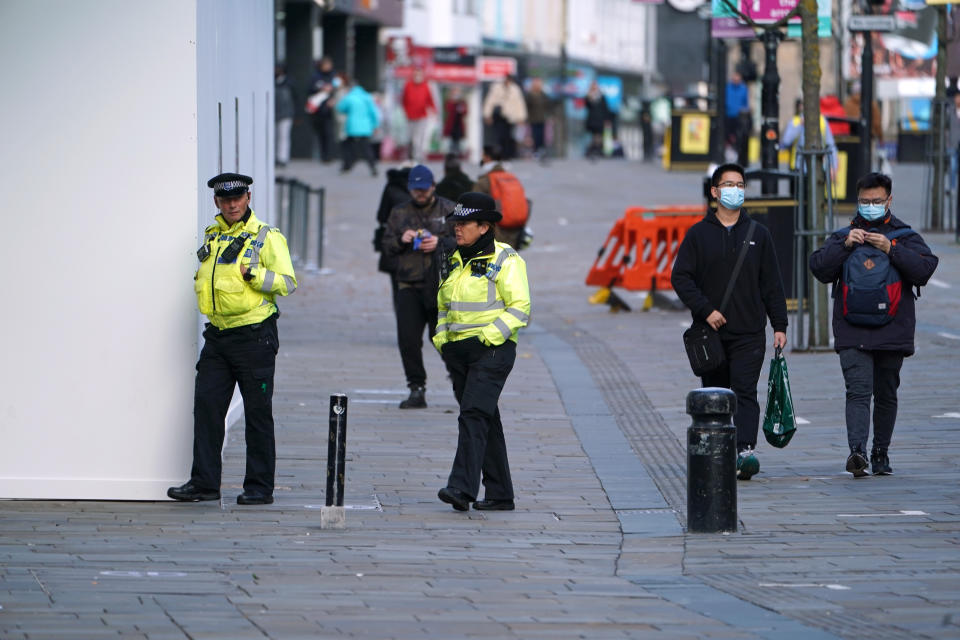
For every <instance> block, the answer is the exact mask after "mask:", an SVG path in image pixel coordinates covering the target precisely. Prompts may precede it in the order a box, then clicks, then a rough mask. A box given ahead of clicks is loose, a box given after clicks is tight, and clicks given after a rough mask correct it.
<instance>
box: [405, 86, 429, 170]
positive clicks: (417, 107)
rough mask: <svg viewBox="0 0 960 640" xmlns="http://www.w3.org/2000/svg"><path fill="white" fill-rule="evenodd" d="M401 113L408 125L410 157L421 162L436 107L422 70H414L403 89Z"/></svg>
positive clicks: (423, 158)
mask: <svg viewBox="0 0 960 640" xmlns="http://www.w3.org/2000/svg"><path fill="white" fill-rule="evenodd" d="M403 111H404V112H405V113H406V115H407V121H408V122H409V123H410V157H411V158H413V160H414V161H415V162H423V161H424V160H425V157H424V152H425V151H426V149H427V144H428V143H429V141H430V114H431V113H436V112H437V107H436V105H435V104H434V102H433V95H432V94H431V93H430V85H428V84H427V82H426V80H424V77H423V70H422V69H416V70H414V72H413V78H411V79H410V80H408V81H407V84H406V85H404V87H403Z"/></svg>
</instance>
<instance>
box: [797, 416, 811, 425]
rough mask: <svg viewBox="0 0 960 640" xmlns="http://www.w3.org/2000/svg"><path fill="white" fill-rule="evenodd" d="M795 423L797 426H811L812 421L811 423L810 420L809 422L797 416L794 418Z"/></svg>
mask: <svg viewBox="0 0 960 640" xmlns="http://www.w3.org/2000/svg"><path fill="white" fill-rule="evenodd" d="M794 421H795V422H796V423H797V424H810V421H809V420H807V419H806V418H801V417H799V416H797V417H796V418H794Z"/></svg>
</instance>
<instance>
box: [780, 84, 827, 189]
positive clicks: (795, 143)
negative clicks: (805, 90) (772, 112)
mask: <svg viewBox="0 0 960 640" xmlns="http://www.w3.org/2000/svg"><path fill="white" fill-rule="evenodd" d="M794 112H795V115H794V116H793V119H792V120H790V124H788V125H787V128H786V129H784V131H783V136H781V137H780V148H781V149H783V148H789V149H790V169H791V170H795V169H796V168H797V163H798V160H797V157H798V156H799V153H798V152H799V151H800V149H802V148H803V147H804V146H805V145H806V141H805V140H804V133H803V99H802V98H798V99H797V102H796V104H795V105H794ZM820 139H821V140H822V141H823V144H824V146H825V147H826V149H827V151H828V152H829V153H828V156H829V157H827V158H824V160H823V162H824V167H825V168H826V169H827V170H828V171H829V172H830V182H831V183H836V181H837V168H838V167H839V166H840V159H839V157H838V155H837V143H836V142H835V141H834V139H833V132H832V131H831V130H830V127H829V126H828V125H827V119H826V118H824V117H823V115H821V116H820ZM799 166H800V171H801V173H806V170H807V166H806V163H804V162H800V165H799Z"/></svg>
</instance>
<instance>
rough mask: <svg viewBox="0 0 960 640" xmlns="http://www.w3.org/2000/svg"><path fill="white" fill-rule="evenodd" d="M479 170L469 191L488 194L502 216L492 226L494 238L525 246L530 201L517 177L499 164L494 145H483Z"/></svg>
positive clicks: (527, 240) (498, 156) (512, 245)
mask: <svg viewBox="0 0 960 640" xmlns="http://www.w3.org/2000/svg"><path fill="white" fill-rule="evenodd" d="M480 170H481V174H480V177H478V178H477V182H476V184H474V185H473V191H474V192H477V193H485V194H487V195H489V196H490V197H492V198H493V199H494V201H496V203H497V209H498V210H499V211H500V213H501V215H502V216H503V218H502V219H501V220H500V223H499V224H497V225H496V226H495V228H494V232H495V234H496V239H497V240H498V241H499V242H506V243H507V244H509V245H510V246H511V247H513V248H514V249H516V250H518V251H519V250H520V249H523V248H525V247H527V246H529V244H530V243H529V240H530V236H528V235H527V233H526V226H527V220H528V219H529V217H530V201H529V200H527V194H526V191H524V188H523V184H522V183H521V182H520V179H519V178H517V176H515V175H514V174H513V173H511V172H510V171H508V170H507V167H506V166H505V165H504V164H503V163H502V161H501V155H500V150H499V148H498V147H484V148H483V162H482V163H481V165H480Z"/></svg>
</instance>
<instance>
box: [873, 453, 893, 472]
mask: <svg viewBox="0 0 960 640" xmlns="http://www.w3.org/2000/svg"><path fill="white" fill-rule="evenodd" d="M870 468H871V469H872V470H873V475H875V476H889V475H893V469H891V468H890V457H889V456H888V455H887V450H886V449H881V448H880V447H874V448H873V451H871V452H870Z"/></svg>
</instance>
